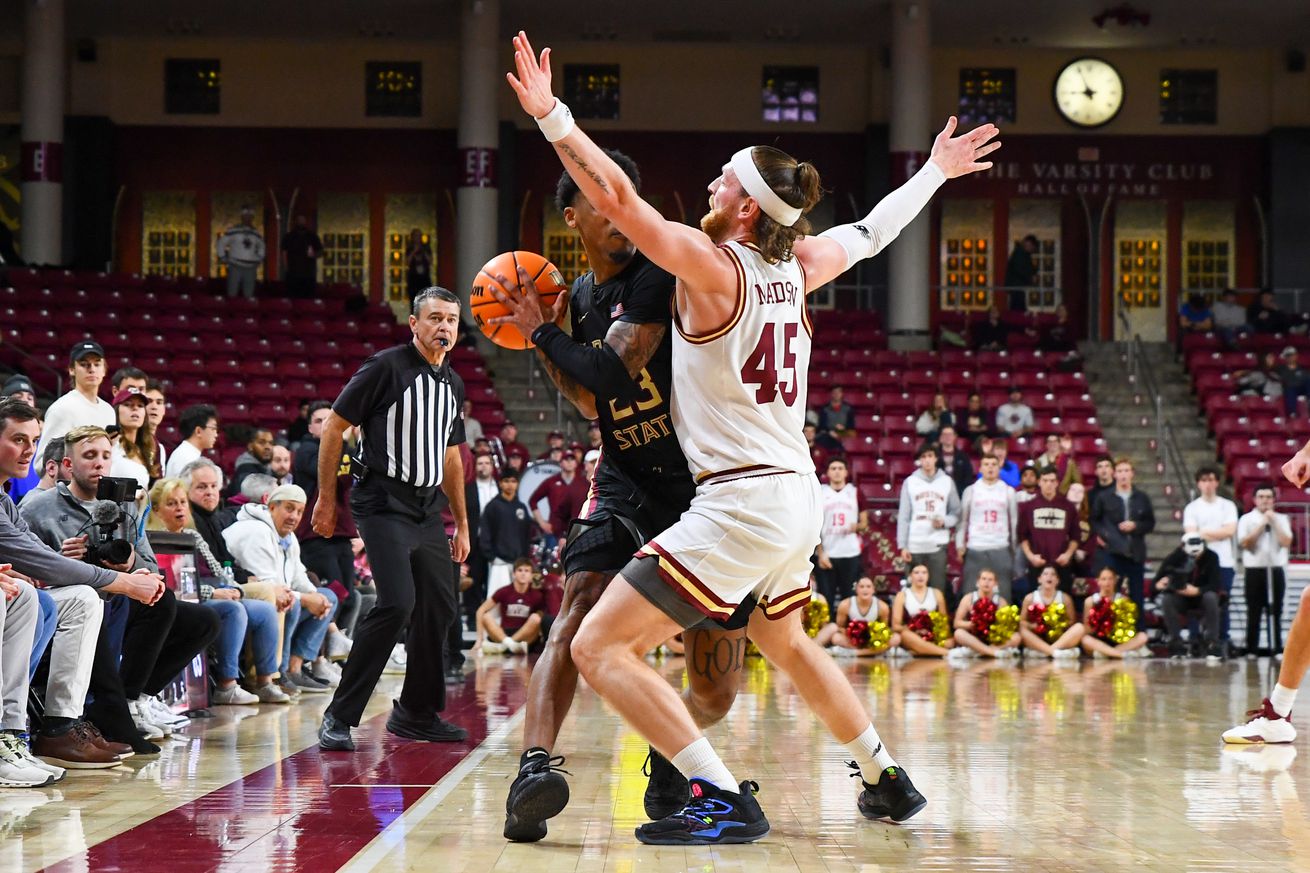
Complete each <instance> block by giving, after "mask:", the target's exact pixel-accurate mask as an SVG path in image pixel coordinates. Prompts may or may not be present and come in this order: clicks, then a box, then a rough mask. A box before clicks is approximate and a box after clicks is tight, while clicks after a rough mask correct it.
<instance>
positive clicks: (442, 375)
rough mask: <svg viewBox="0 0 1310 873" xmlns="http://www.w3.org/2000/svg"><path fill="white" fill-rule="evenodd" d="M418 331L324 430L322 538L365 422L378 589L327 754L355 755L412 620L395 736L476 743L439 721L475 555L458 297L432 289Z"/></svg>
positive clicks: (355, 502) (361, 468)
mask: <svg viewBox="0 0 1310 873" xmlns="http://www.w3.org/2000/svg"><path fill="white" fill-rule="evenodd" d="M409 329H410V330H411V331H413V333H414V339H413V341H412V342H410V343H407V344H405V345H403V346H396V347H395V348H392V349H387V350H386V351H384V352H379V353H378V354H376V355H373V356H372V357H371V358H369V359H368V360H367V361H365V362H364V364H363V366H361V367H360V368H359V371H358V372H356V373H355V375H354V376H352V377H351V379H350V382H349V384H347V385H346V387H345V388H344V389H343V390H342V392H341V395H340V396H339V397H338V398H337V400H336V402H335V403H334V404H332V412H331V414H330V415H329V416H328V419H327V421H326V423H324V425H323V435H322V445H321V447H320V449H319V453H318V500H317V502H316V503H315V504H314V515H313V518H312V524H313V528H314V531H315V532H316V533H318V534H319V536H330V535H331V534H332V533H333V531H334V528H335V525H336V515H337V493H336V492H337V471H338V468H339V463H340V460H339V459H340V458H341V445H342V436H343V434H344V433H345V431H346V430H347V429H348V428H350V427H354V426H356V425H358V427H359V429H360V437H359V456H358V458H356V459H355V462H354V463H353V466H354V469H355V475H356V478H357V479H358V483H359V484H357V485H356V486H355V488H354V489H353V491H352V494H351V497H350V508H351V511H352V512H353V514H354V517H355V524H356V526H357V527H358V528H359V535H360V536H361V537H363V539H364V546H365V548H366V549H367V550H368V559H369V564H370V566H371V567H372V569H373V581H374V584H375V585H376V586H377V591H378V599H377V605H376V606H374V607H373V609H372V611H371V612H369V614H368V615H367V616H365V617H364V618H363V620H362V621H360V623H359V625H358V626H357V628H356V631H355V645H354V648H353V649H352V650H351V652H350V657H349V658H348V659H347V660H346V666H345V668H344V669H343V670H342V673H341V684H340V685H339V686H338V687H337V690H336V694H335V695H334V696H333V698H332V702H331V703H330V704H328V708H327V710H326V711H325V712H324V714H323V724H322V725H321V726H320V727H319V731H318V744H319V747H320V748H322V749H326V750H328V751H347V752H349V751H354V749H355V743H354V741H353V740H352V739H351V737H350V729H351V728H352V727H355V726H356V725H358V724H359V721H360V718H361V717H362V716H363V714H364V707H365V705H366V704H367V703H368V699H369V697H370V696H371V695H372V694H373V689H374V688H375V687H376V686H377V681H378V678H379V677H380V676H381V675H382V670H383V668H384V667H385V666H386V663H387V657H388V656H389V655H390V654H391V650H392V647H393V646H394V645H395V643H396V639H397V638H398V636H399V635H400V632H401V630H402V629H403V628H405V626H406V623H408V626H409V630H408V635H407V638H406V641H405V648H406V651H407V653H408V656H409V660H408V665H407V669H406V673H405V684H404V687H403V689H402V690H401V692H400V699H399V700H396V701H394V705H393V707H392V710H391V716H390V717H389V718H388V719H387V730H388V731H390V732H391V733H393V734H395V735H396V736H399V737H405V738H406V739H412V740H429V741H434V742H456V741H459V740H464V739H467V738H468V732H467V731H465V730H464V729H463V728H461V727H459V726H458V725H454V724H451V723H450V722H446V721H443V720H442V719H441V716H439V715H438V713H439V712H441V710H442V709H444V708H445V705H446V685H445V682H444V680H443V672H442V657H443V654H442V653H443V651H444V648H445V638H446V633H447V630H448V629H449V628H450V627H451V626H452V624H453V623H454V621H453V619H454V616H455V610H456V605H455V603H456V598H455V584H456V583H455V579H454V577H453V574H452V564H451V559H452V558H453V559H454V561H455V562H456V563H459V562H461V561H463V560H465V558H467V557H468V552H469V528H468V515H467V514H466V512H465V507H464V465H463V462H462V461H461V460H460V456H459V448H458V447H459V444H460V443H462V442H464V421H463V418H462V417H461V410H462V408H463V403H464V383H463V381H462V380H461V379H460V378H459V376H457V375H455V373H454V372H453V371H452V370H451V368H450V364H449V362H448V361H447V359H446V355H447V353H448V352H449V350H450V349H451V348H452V347H453V346H454V345H455V337H456V334H457V332H458V329H459V298H458V297H456V296H455V295H454V294H452V293H451V292H449V291H447V290H446V289H445V288H435V287H434V288H428V289H426V290H424V291H421V292H419V293H418V294H416V295H414V299H413V302H412V303H411V304H410V316H409ZM443 492H444V493H443ZM447 505H449V506H450V509H451V514H452V515H453V516H454V518H455V539H454V542H449V541H448V540H447V539H446V531H445V527H444V525H443V524H442V521H441V511H442V510H443V509H444V508H445V507H446V506H447Z"/></svg>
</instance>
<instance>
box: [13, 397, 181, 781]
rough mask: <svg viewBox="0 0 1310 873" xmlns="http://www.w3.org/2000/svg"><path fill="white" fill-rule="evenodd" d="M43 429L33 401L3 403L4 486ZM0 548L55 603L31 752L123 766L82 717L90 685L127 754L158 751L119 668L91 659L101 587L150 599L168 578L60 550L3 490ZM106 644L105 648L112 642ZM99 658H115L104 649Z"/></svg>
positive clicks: (78, 763)
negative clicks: (130, 703) (135, 719)
mask: <svg viewBox="0 0 1310 873" xmlns="http://www.w3.org/2000/svg"><path fill="white" fill-rule="evenodd" d="M40 432H41V424H40V421H39V420H38V418H37V411H36V410H35V409H34V408H32V407H31V406H29V405H27V404H26V403H21V402H16V401H4V402H0V485H2V484H4V482H6V481H8V480H9V479H10V478H12V477H13V476H15V475H16V474H17V473H18V472H20V471H22V470H26V469H27V467H28V466H29V465H30V464H31V462H32V457H33V455H34V454H35V445H36V438H37V435H38V434H39V433H40ZM33 497H35V493H34V494H33ZM0 554H3V555H4V556H5V562H6V563H9V564H12V566H13V569H12V570H11V571H10V574H11V575H13V574H15V573H21V574H23V575H25V576H27V577H29V578H34V579H36V580H39V582H40V583H41V584H44V585H45V586H46V587H47V588H48V589H49V591H50V594H51V596H52V597H53V598H54V600H55V604H56V607H57V609H58V618H57V623H56V627H55V636H54V639H53V640H52V641H51V643H50V650H49V664H50V669H49V678H48V680H47V683H46V696H45V712H44V715H43V718H42V724H41V731H40V734H39V735H38V736H37V737H36V738H35V742H34V743H33V750H34V752H35V753H36V754H37V755H39V756H40V757H42V758H44V759H46V760H47V761H51V762H53V763H56V764H59V765H61V766H69V767H76V768H78V769H91V768H104V767H114V766H117V765H118V763H119V756H118V754H117V753H115V752H113V751H110V750H109V749H108V748H107V747H106V745H105V738H104V737H103V736H101V733H100V730H99V729H98V728H97V726H96V725H95V724H92V723H90V722H87V721H84V720H83V718H82V714H83V707H84V705H85V702H86V695H87V690H88V689H91V690H93V691H95V694H96V699H97V700H98V701H100V705H99V712H98V714H97V717H98V718H99V719H100V720H99V727H100V728H103V729H104V730H105V732H106V733H107V734H109V737H110V739H113V738H114V737H120V736H121V737H122V738H123V739H125V740H131V741H132V742H131V744H130V745H128V746H121V745H120V748H122V749H123V750H124V752H125V754H128V753H131V752H132V751H134V750H135V751H141V752H147V751H150V750H151V749H153V750H154V751H156V752H157V751H159V749H158V747H156V746H154V745H153V744H150V743H146V742H145V741H144V740H142V739H141V738H140V737H139V736H138V735H137V734H136V731H135V729H134V728H133V726H132V721H131V718H130V716H129V714H128V711H127V703H126V701H125V700H124V699H123V689H122V683H121V682H120V681H119V679H118V674H117V673H116V672H114V671H113V670H112V669H111V670H110V673H109V675H108V676H104V675H101V676H99V677H97V676H96V675H95V674H94V671H93V660H94V659H95V658H96V655H97V653H98V652H99V649H100V648H101V647H102V646H101V644H100V642H99V641H100V639H101V637H100V627H101V622H102V620H103V618H104V608H103V607H102V606H101V601H100V597H99V596H98V592H99V593H103V594H105V595H113V594H125V595H127V596H128V597H132V598H134V599H138V600H141V601H143V602H145V603H153V602H154V601H155V600H156V599H158V597H159V596H160V594H161V593H162V591H163V590H164V583H163V580H162V579H161V578H160V577H159V576H158V575H155V574H149V573H138V574H128V573H119V572H114V571H112V570H108V569H104V568H98V567H93V566H91V565H90V564H86V563H83V562H81V561H73V560H70V559H68V558H65V557H63V556H62V555H60V554H59V553H58V552H57V551H55V550H54V549H52V548H51V547H49V546H48V545H46V544H45V543H43V542H42V541H41V540H40V539H39V538H37V536H36V535H35V534H33V533H32V531H31V530H30V529H29V528H28V526H27V522H26V521H24V520H23V518H22V516H21V515H20V514H19V512H18V507H16V506H15V505H14V503H13V501H11V500H10V499H9V497H8V496H7V495H4V494H3V493H0ZM103 648H104V649H105V651H106V653H108V646H107V644H104V645H103ZM102 663H105V664H110V665H111V667H112V664H113V662H112V661H110V660H108V657H107V655H106V658H105V659H104V660H103V661H102ZM102 673H103V671H102ZM97 679H99V680H100V681H96V680H97ZM115 702H116V704H117V707H116V708H115ZM111 745H112V744H111Z"/></svg>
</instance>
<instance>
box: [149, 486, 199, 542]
mask: <svg viewBox="0 0 1310 873" xmlns="http://www.w3.org/2000/svg"><path fill="white" fill-rule="evenodd" d="M174 491H181V492H182V496H183V497H186V496H187V487H186V483H185V482H183V481H182V480H181V479H160V480H159V481H158V482H156V483H155V484H154V485H153V486H151V488H150V518H148V519H146V530H168V528H166V527H164V522H163V520H162V519H161V518H160V517H159V507H161V506H163V505H164V501H165V500H167V499H168V498H169V496H170V495H172V493H173V492H174ZM189 503H190V501H188V504H189ZM186 526H187V527H194V526H195V524H194V522H192V521H191V512H190V507H189V506H188V511H187V524H186Z"/></svg>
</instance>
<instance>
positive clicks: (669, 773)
mask: <svg viewBox="0 0 1310 873" xmlns="http://www.w3.org/2000/svg"><path fill="white" fill-rule="evenodd" d="M641 772H642V773H644V774H646V775H647V776H649V777H650V781H649V782H647V783H646V797H645V806H646V817H647V818H649V819H650V820H651V821H659V820H660V819H662V818H667V817H668V816H671V815H673V814H674V813H675V812H677V811H678V810H680V809H682V808H683V807H684V806H686V805H687V800H688V799H689V798H690V797H691V794H690V791H689V789H688V787H687V777H686V776H683V775H682V773H681V772H679V771H678V768H677V767H675V766H673V765H672V764H670V763H669V759H668V758H665V757H664V756H663V755H661V754H660V753H659V752H657V751H655V750H654V749H653V748H652V749H651V750H650V754H649V755H647V756H646V763H645V764H643V765H642V767H641Z"/></svg>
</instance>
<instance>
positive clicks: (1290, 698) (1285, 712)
mask: <svg viewBox="0 0 1310 873" xmlns="http://www.w3.org/2000/svg"><path fill="white" fill-rule="evenodd" d="M1295 702H1296V689H1295V688H1287V687H1286V686H1283V685H1275V686H1274V690H1273V691H1271V692H1269V705H1270V706H1272V707H1273V708H1274V712H1276V713H1278V714H1279V715H1281V716H1282V717H1283V718H1287V717H1288V716H1289V715H1291V714H1292V704H1293V703H1295Z"/></svg>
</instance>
